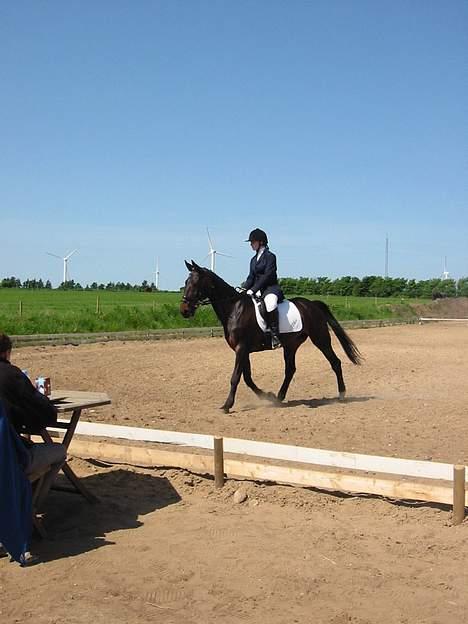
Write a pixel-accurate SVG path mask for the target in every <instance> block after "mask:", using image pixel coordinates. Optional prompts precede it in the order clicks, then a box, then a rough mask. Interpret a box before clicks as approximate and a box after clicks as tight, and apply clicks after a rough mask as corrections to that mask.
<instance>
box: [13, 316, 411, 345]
mask: <svg viewBox="0 0 468 624" xmlns="http://www.w3.org/2000/svg"><path fill="white" fill-rule="evenodd" d="M417 321H418V319H417V318H416V317H415V318H408V319H370V320H354V321H340V325H342V326H343V327H344V328H345V329H371V328H374V327H390V326H393V325H408V324H414V323H417ZM223 335H224V330H223V328H222V327H187V328H174V329H149V330H143V331H120V332H95V333H76V334H68V333H67V334H65V333H64V334H31V335H16V336H11V338H12V340H13V341H14V344H15V347H27V346H41V345H51V346H56V345H67V344H70V345H78V344H87V343H94V342H110V341H113V340H180V339H184V338H219V337H221V336H223Z"/></svg>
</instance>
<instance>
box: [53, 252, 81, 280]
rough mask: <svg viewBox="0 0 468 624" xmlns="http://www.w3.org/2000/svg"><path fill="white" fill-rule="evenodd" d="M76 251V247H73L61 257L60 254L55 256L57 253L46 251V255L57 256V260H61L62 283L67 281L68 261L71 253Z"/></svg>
mask: <svg viewBox="0 0 468 624" xmlns="http://www.w3.org/2000/svg"><path fill="white" fill-rule="evenodd" d="M77 251H78V249H74V250H73V251H71V252H70V253H69V254H67V255H66V256H65V257H63V258H62V256H57V254H53V253H50V252H49V251H46V254H47V255H48V256H52V257H53V258H58V259H59V260H63V283H65V282H68V261H69V259H70V258H71V257H72V256H73V254H74V253H76V252H77Z"/></svg>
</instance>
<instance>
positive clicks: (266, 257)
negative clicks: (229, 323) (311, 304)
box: [243, 228, 284, 349]
mask: <svg viewBox="0 0 468 624" xmlns="http://www.w3.org/2000/svg"><path fill="white" fill-rule="evenodd" d="M246 242H247V243H250V246H251V247H252V249H253V250H254V251H255V256H254V257H253V258H252V260H251V261H250V273H249V276H248V278H247V280H246V282H245V283H244V284H243V286H244V288H246V289H247V294H248V295H254V294H255V295H256V296H257V297H262V298H263V300H264V302H265V308H266V312H267V314H266V316H267V318H266V322H267V325H268V327H269V329H270V331H271V348H272V349H276V348H277V347H281V341H280V338H279V319H278V307H277V306H278V303H281V301H283V299H284V295H283V292H282V290H281V288H280V287H279V285H278V276H277V274H276V256H275V254H274V253H272V252H271V251H270V250H269V249H268V237H267V235H266V234H265V232H264V231H263V230H259V229H258V228H256V229H255V230H252V231H251V232H250V234H249V238H248V239H247V240H246Z"/></svg>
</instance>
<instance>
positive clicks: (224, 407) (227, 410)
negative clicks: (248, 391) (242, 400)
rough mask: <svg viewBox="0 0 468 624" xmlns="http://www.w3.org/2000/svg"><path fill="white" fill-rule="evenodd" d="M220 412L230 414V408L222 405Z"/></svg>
mask: <svg viewBox="0 0 468 624" xmlns="http://www.w3.org/2000/svg"><path fill="white" fill-rule="evenodd" d="M219 409H220V410H223V412H224V413H225V414H229V409H230V408H229V407H227V405H221V407H220V408H219Z"/></svg>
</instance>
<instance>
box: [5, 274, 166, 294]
mask: <svg viewBox="0 0 468 624" xmlns="http://www.w3.org/2000/svg"><path fill="white" fill-rule="evenodd" d="M0 288H25V289H38V290H40V289H43V288H47V289H50V290H52V284H51V283H50V281H49V280H47V281H46V282H44V281H43V280H42V279H27V280H25V281H24V282H22V281H21V280H20V279H18V278H17V277H5V278H3V279H2V280H1V281H0ZM56 290H115V291H117V290H133V291H140V292H156V291H157V288H156V286H155V285H154V283H153V282H151V283H149V282H148V281H147V280H143V281H142V283H141V284H130V283H129V282H126V283H124V282H108V283H107V284H98V283H97V282H93V283H92V284H86V286H82V285H81V284H80V283H79V282H75V280H68V281H66V282H62V283H61V284H60V286H58V288H57V289H56Z"/></svg>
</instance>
